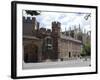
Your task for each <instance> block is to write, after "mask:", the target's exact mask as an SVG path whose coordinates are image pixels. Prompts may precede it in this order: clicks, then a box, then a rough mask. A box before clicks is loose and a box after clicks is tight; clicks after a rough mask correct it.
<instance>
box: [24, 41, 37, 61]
mask: <svg viewBox="0 0 100 80" xmlns="http://www.w3.org/2000/svg"><path fill="white" fill-rule="evenodd" d="M24 62H26V63H28V62H29V63H30V62H38V46H37V45H36V44H34V43H31V44H28V45H26V46H24Z"/></svg>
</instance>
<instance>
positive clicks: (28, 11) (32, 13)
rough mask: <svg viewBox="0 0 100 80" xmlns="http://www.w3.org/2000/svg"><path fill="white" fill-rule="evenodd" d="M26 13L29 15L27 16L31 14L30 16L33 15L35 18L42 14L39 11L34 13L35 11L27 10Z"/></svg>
mask: <svg viewBox="0 0 100 80" xmlns="http://www.w3.org/2000/svg"><path fill="white" fill-rule="evenodd" d="M25 11H26V13H27V15H28V14H29V15H31V16H33V15H35V16H36V15H40V12H39V11H34V10H25Z"/></svg>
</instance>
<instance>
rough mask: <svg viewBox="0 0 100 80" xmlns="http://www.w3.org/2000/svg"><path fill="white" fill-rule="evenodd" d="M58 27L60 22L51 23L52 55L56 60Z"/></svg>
mask: <svg viewBox="0 0 100 80" xmlns="http://www.w3.org/2000/svg"><path fill="white" fill-rule="evenodd" d="M60 27H61V23H60V22H55V21H54V22H52V33H51V36H52V39H53V55H54V57H53V58H54V59H58V55H59V52H58V38H60Z"/></svg>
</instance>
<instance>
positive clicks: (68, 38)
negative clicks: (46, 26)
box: [60, 35, 82, 43]
mask: <svg viewBox="0 0 100 80" xmlns="http://www.w3.org/2000/svg"><path fill="white" fill-rule="evenodd" d="M60 38H61V39H65V40H70V41H74V42H77V43H82V41H80V40H77V39H75V38H72V37H69V36H65V35H61V36H60Z"/></svg>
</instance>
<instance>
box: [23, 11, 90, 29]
mask: <svg viewBox="0 0 100 80" xmlns="http://www.w3.org/2000/svg"><path fill="white" fill-rule="evenodd" d="M23 15H24V16H30V15H27V14H26V13H25V12H24V13H23ZM87 16H88V17H87ZM86 18H87V20H86ZM36 20H37V21H38V22H40V27H45V28H49V29H51V23H52V22H53V21H59V22H60V23H61V30H62V31H65V28H66V30H68V29H69V27H71V29H73V28H74V26H76V28H78V27H79V25H80V27H81V29H82V30H83V29H86V31H89V30H90V28H91V25H90V20H91V17H90V14H88V13H70V12H66V13H61V12H41V14H40V15H38V16H36Z"/></svg>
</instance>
